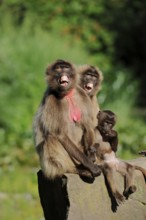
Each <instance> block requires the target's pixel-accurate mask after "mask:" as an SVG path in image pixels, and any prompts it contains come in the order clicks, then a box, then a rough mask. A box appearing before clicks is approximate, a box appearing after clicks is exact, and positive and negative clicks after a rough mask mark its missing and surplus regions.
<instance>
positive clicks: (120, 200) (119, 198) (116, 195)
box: [114, 192, 125, 205]
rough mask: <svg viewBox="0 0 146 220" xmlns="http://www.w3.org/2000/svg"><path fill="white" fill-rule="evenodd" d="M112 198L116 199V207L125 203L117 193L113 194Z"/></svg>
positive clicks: (122, 197)
mask: <svg viewBox="0 0 146 220" xmlns="http://www.w3.org/2000/svg"><path fill="white" fill-rule="evenodd" d="M114 197H115V199H116V202H117V204H118V205H120V204H122V203H124V202H125V198H124V196H123V195H122V194H120V193H119V192H115V193H114Z"/></svg>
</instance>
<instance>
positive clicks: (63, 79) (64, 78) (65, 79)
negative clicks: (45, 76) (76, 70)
mask: <svg viewBox="0 0 146 220" xmlns="http://www.w3.org/2000/svg"><path fill="white" fill-rule="evenodd" d="M59 84H60V85H61V86H63V87H66V86H67V85H68V84H69V79H68V77H67V76H62V77H61V78H60V79H59Z"/></svg>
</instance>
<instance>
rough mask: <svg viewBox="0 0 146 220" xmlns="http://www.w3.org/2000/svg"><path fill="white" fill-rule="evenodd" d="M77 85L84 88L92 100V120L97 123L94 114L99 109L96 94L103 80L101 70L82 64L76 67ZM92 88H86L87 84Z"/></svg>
mask: <svg viewBox="0 0 146 220" xmlns="http://www.w3.org/2000/svg"><path fill="white" fill-rule="evenodd" d="M78 74H79V78H80V79H79V85H80V86H81V88H83V89H84V90H85V92H86V93H87V95H88V96H89V97H90V99H91V102H92V108H93V109H94V120H95V122H96V124H97V119H96V115H97V112H98V110H99V104H98V101H97V94H98V92H99V91H100V89H101V83H102V80H103V75H102V72H101V71H100V70H99V69H98V68H97V67H94V66H90V65H82V66H80V67H79V68H78ZM89 84H90V86H91V87H92V89H90V90H88V89H87V88H88V85H89ZM95 109H96V110H95Z"/></svg>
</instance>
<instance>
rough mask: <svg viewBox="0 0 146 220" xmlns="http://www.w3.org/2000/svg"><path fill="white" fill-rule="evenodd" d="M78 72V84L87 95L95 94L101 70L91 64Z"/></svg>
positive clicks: (98, 86) (100, 78)
mask: <svg viewBox="0 0 146 220" xmlns="http://www.w3.org/2000/svg"><path fill="white" fill-rule="evenodd" d="M80 74H81V75H80V86H81V87H82V88H83V89H84V90H85V91H86V93H87V94H88V95H89V96H94V95H96V93H97V91H98V90H99V88H100V83H101V81H102V75H101V72H100V71H98V70H97V69H96V68H95V67H93V66H88V68H86V69H85V70H84V71H83V72H81V73H80Z"/></svg>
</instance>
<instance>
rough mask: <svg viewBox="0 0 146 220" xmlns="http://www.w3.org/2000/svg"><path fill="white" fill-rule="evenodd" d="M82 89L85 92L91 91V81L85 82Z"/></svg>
mask: <svg viewBox="0 0 146 220" xmlns="http://www.w3.org/2000/svg"><path fill="white" fill-rule="evenodd" d="M84 89H85V91H86V92H87V93H89V92H91V91H92V89H93V84H92V83H87V84H86V85H85V86H84Z"/></svg>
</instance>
